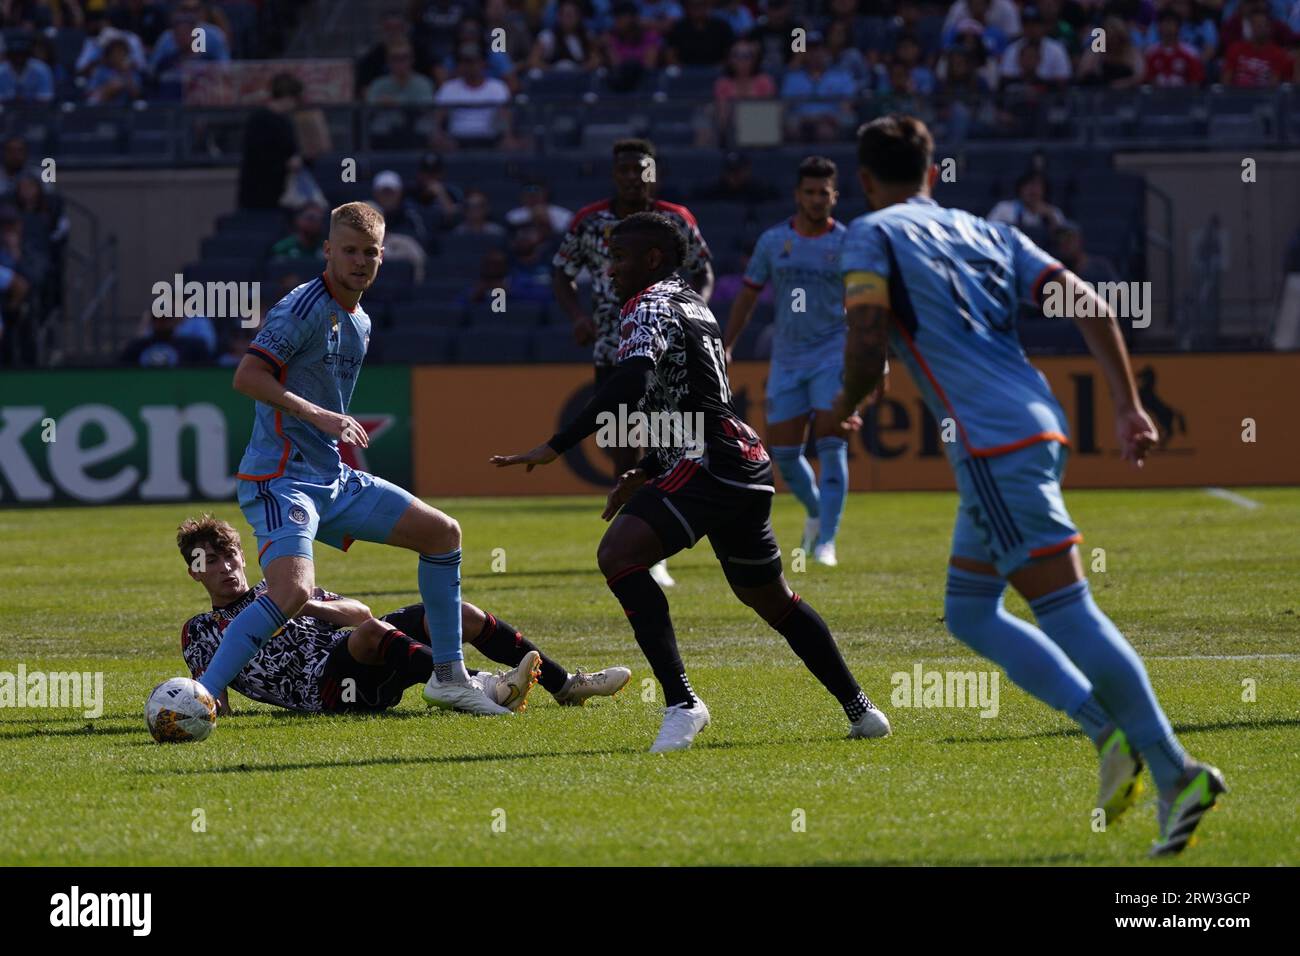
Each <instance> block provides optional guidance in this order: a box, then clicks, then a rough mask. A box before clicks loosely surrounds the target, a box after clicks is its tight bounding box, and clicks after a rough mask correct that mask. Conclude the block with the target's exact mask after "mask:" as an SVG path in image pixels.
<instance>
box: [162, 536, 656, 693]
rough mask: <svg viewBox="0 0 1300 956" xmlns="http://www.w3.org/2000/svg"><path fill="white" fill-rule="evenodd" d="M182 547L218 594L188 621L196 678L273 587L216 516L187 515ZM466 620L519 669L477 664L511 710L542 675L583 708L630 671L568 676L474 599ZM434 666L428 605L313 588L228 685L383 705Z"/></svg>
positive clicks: (479, 675)
mask: <svg viewBox="0 0 1300 956" xmlns="http://www.w3.org/2000/svg"><path fill="white" fill-rule="evenodd" d="M176 545H177V547H178V548H180V552H181V556H182V557H183V558H184V559H185V563H186V564H187V565H189V568H190V571H189V575H190V577H191V578H193V579H194V580H195V581H197V582H199V583H200V584H202V585H203V587H204V589H205V590H206V591H207V592H208V597H209V599H211V601H212V610H211V612H208V613H204V614H198V615H196V616H194V617H192V618H190V619H189V621H187V622H186V623H185V626H184V627H182V628H181V653H182V655H184V657H185V662H186V664H188V665H189V668H190V673H191V675H192V676H193V677H194V678H195V679H196V680H198V679H199V678H200V677H201V676H202V675H203V673H204V671H206V670H207V668H208V665H209V664H210V663H211V661H212V658H213V656H214V655H215V654H216V652H217V648H218V647H219V646H220V644H221V641H222V636H223V633H224V632H225V630H226V628H227V627H228V626H229V625H230V622H231V621H233V620H234V619H235V617H236V616H237V615H238V614H239V612H240V611H242V610H243V609H244V608H245V607H247V606H248V605H249V604H250V603H251V602H253V601H255V600H257V599H258V598H259V597H261V596H262V595H263V594H265V593H266V582H265V581H262V582H259V583H257V584H255V585H254V586H253V587H252V588H250V587H249V586H248V579H247V577H246V576H245V573H244V548H243V544H242V542H241V541H240V538H239V532H238V531H236V530H235V529H234V528H233V527H232V526H231V525H230V524H228V523H227V522H225V521H221V520H219V519H217V518H215V517H213V516H212V515H202V516H200V517H199V518H197V519H196V518H189V519H186V520H185V521H183V522H181V526H180V527H179V528H177V530H176ZM200 554H201V555H202V561H201V562H199V569H198V570H196V569H195V566H194V565H195V557H196V556H197V555H200ZM461 620H462V627H463V630H464V633H465V634H466V635H467V637H466V639H467V640H468V642H469V643H470V644H471V645H473V646H474V647H475V648H476V649H478V651H479V652H480V653H481V654H483V656H484V657H487V658H488V659H489V660H492V661H495V662H496V663H498V664H508V665H510V666H511V668H512V669H511V670H510V671H502V672H498V673H495V674H491V673H483V672H475V671H470V678H471V680H472V681H473V682H474V683H476V684H478V685H479V686H480V687H481V689H482V690H483V691H484V693H486V694H487V696H488V698H489V699H490V700H493V701H495V702H496V703H497V704H500V705H501V706H502V707H506V708H508V709H510V710H513V711H520V710H523V709H524V707H525V705H526V701H527V698H528V692H529V690H530V689H531V688H532V686H533V684H534V682H536V681H537V679H538V678H540V680H541V684H542V686H543V687H545V688H546V689H547V690H548V691H550V693H551V695H552V696H553V697H554V698H555V701H556V703H558V704H561V705H568V706H577V705H581V704H583V703H585V702H586V700H587V699H588V698H590V697H597V696H600V697H609V696H613V695H614V694H616V693H618V691H619V690H621V689H622V687H623V686H624V685H625V684H626V683H627V682H628V680H629V679H630V678H631V676H632V672H631V671H629V670H628V669H627V668H626V667H611V668H609V669H607V670H603V671H596V672H595V673H592V674H587V673H584V672H583V671H582V670H581V669H579V670H578V672H577V673H576V674H569V673H568V672H567V671H566V670H565V669H564V668H563V667H561V666H560V665H559V664H557V663H556V662H555V661H554V660H552V659H550V658H548V657H547V656H546V655H545V654H542V653H541V652H540V651H539V650H538V649H537V648H536V647H535V646H534V645H533V644H532V642H531V641H529V640H528V638H526V637H524V636H523V634H521V633H520V632H519V631H516V630H515V629H514V628H513V627H511V626H510V625H509V624H507V623H505V622H504V621H502V620H501V619H500V618H497V617H494V616H493V615H491V614H487V613H485V612H483V611H480V610H479V609H478V608H476V607H475V606H474V605H472V604H467V603H462V604H461ZM345 628H351V630H345ZM469 635H473V636H469ZM432 671H433V652H432V649H431V648H430V646H429V632H428V628H427V627H426V626H425V616H424V606H423V605H421V604H412V605H410V606H409V607H404V608H401V609H399V610H397V611H393V612H392V613H390V614H385V615H384V616H383V617H381V618H377V619H376V618H375V617H373V616H372V615H371V613H370V608H368V607H366V606H365V605H364V604H362V603H361V602H360V601H355V600H353V599H351V598H345V597H340V596H339V595H337V594H332V593H331V592H329V591H324V590H322V589H321V588H315V589H314V590H313V593H312V597H311V599H310V600H308V601H307V603H306V604H304V605H303V606H302V609H301V610H300V611H299V612H298V615H297V616H296V617H294V618H292V619H290V621H289V622H288V623H287V624H286V625H285V628H284V630H283V631H281V632H280V633H279V634H277V635H276V636H275V637H273V638H272V639H271V640H270V641H269V642H267V644H266V646H264V647H263V648H262V649H261V650H260V651H259V652H258V653H257V655H256V656H255V657H254V658H253V659H252V660H251V661H249V662H248V663H247V664H246V665H244V668H243V670H241V671H240V672H239V674H238V675H237V676H236V677H235V679H234V681H233V682H232V683H231V685H230V686H231V687H233V688H234V689H235V690H237V691H239V692H240V693H241V694H243V695H244V696H245V697H248V698H251V699H252V700H257V701H262V702H263V703H267V704H274V705H275V706H277V707H287V708H289V709H290V710H300V711H306V712H309V713H317V712H336V711H344V710H385V709H387V708H389V707H395V706H396V705H397V704H398V703H399V702H400V701H401V699H402V692H403V691H405V690H406V688H408V687H410V686H412V685H414V684H423V683H425V682H426V681H428V679H429V675H430V673H432ZM349 680H350V681H351V682H352V683H351V684H350V685H349V684H348V683H347V682H348V681H349ZM217 701H218V706H219V708H220V709H221V711H222V712H223V713H229V711H230V704H229V701H228V700H227V696H226V693H225V692H224V691H223V692H222V694H221V696H220V697H219V698H218V699H217Z"/></svg>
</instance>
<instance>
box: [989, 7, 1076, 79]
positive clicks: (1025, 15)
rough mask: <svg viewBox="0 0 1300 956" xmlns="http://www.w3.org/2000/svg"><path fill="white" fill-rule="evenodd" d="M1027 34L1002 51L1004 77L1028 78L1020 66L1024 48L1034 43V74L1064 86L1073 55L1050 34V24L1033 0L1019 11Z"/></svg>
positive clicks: (1032, 45)
mask: <svg viewBox="0 0 1300 956" xmlns="http://www.w3.org/2000/svg"><path fill="white" fill-rule="evenodd" d="M1020 22H1021V24H1022V29H1023V30H1024V34H1023V35H1022V36H1021V37H1020V39H1018V40H1016V41H1014V42H1013V43H1012V44H1011V45H1010V46H1009V47H1007V48H1006V50H1005V51H1004V52H1003V54H1002V64H1001V68H1000V72H1001V74H1002V78H1003V79H1004V80H1018V79H1023V78H1025V73H1024V71H1023V70H1022V67H1021V50H1023V49H1024V48H1025V47H1033V48H1035V51H1036V52H1037V57H1036V59H1037V69H1035V70H1034V73H1033V76H1034V77H1035V78H1036V79H1037V80H1039V81H1040V82H1041V83H1044V84H1046V85H1048V86H1049V87H1051V86H1064V85H1065V84H1066V83H1068V82H1069V80H1070V73H1071V70H1070V56H1069V54H1068V53H1066V51H1065V47H1064V45H1062V44H1061V43H1060V42H1059V41H1058V40H1049V39H1048V38H1047V24H1046V23H1045V22H1044V21H1043V14H1042V12H1041V11H1040V10H1039V9H1038V7H1037V6H1035V5H1033V4H1030V5H1028V6H1026V7H1025V8H1024V10H1022V11H1021V12H1020Z"/></svg>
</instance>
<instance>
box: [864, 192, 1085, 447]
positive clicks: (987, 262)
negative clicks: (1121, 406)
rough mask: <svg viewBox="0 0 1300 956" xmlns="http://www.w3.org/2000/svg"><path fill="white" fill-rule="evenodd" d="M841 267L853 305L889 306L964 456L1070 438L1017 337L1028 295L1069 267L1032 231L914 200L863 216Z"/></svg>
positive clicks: (894, 328) (928, 395)
mask: <svg viewBox="0 0 1300 956" xmlns="http://www.w3.org/2000/svg"><path fill="white" fill-rule="evenodd" d="M841 268H842V269H843V272H844V282H845V286H846V301H848V302H849V304H850V306H852V305H858V304H879V305H884V306H887V307H888V308H889V310H890V312H891V314H892V317H891V320H890V329H889V335H890V344H891V345H892V346H893V349H894V351H895V353H896V354H897V355H898V356H899V358H901V359H902V361H903V362H904V363H905V364H906V365H907V367H908V370H909V371H910V372H911V373H912V378H913V379H914V380H915V381H916V384H917V386H918V387H919V388H920V390H921V393H922V395H924V397H925V401H926V404H927V405H928V406H929V408H930V411H931V413H932V414H933V415H934V417H935V419H936V420H938V421H940V422H942V421H943V420H944V419H946V418H951V419H953V420H954V421H955V423H956V437H957V441H955V442H948V443H946V447H947V448H948V454H949V457H950V459H951V460H952V461H954V462H957V461H960V460H961V459H963V458H966V457H968V456H972V455H974V456H977V457H984V456H988V455H997V454H1002V453H1005V452H1008V451H1012V450H1014V449H1016V448H1020V447H1024V446H1025V445H1028V444H1031V443H1033V442H1036V441H1059V442H1062V443H1065V444H1068V443H1069V442H1068V438H1067V435H1068V431H1067V426H1066V422H1065V413H1064V412H1063V411H1062V410H1061V406H1060V404H1059V403H1058V402H1057V401H1056V398H1055V397H1054V396H1053V395H1052V392H1051V390H1050V389H1049V388H1048V385H1047V380H1046V379H1045V378H1044V377H1043V374H1042V373H1041V372H1039V371H1038V370H1037V369H1036V368H1034V367H1033V366H1032V365H1030V364H1029V360H1028V359H1027V358H1026V357H1025V353H1024V350H1023V349H1022V348H1021V347H1020V339H1019V337H1018V336H1017V334H1016V313H1017V309H1018V308H1019V300H1020V299H1022V298H1036V297H1037V295H1038V293H1039V291H1040V290H1041V288H1042V285H1043V283H1044V282H1046V281H1047V280H1048V279H1049V278H1051V277H1052V276H1053V275H1054V274H1056V273H1057V272H1058V271H1060V270H1061V269H1062V268H1063V267H1062V266H1061V264H1060V263H1059V262H1057V261H1056V260H1055V259H1053V258H1052V257H1051V256H1050V255H1048V254H1047V253H1046V252H1044V251H1043V250H1042V249H1040V248H1038V246H1036V245H1034V244H1033V243H1032V242H1030V241H1029V239H1027V238H1026V237H1025V235H1024V234H1023V233H1022V232H1020V230H1018V229H1016V228H1015V227H1014V226H1008V225H1006V224H1004V223H992V222H988V221H986V220H984V219H981V218H979V217H978V216H972V215H970V214H969V213H966V212H963V211H961V210H959V209H945V208H943V207H941V206H939V205H938V204H936V203H935V202H934V201H933V200H931V199H927V198H925V197H922V196H914V197H912V198H911V199H909V200H908V201H907V202H904V203H897V204H895V205H892V206H888V207H886V208H885V209H882V210H880V211H878V212H873V213H868V214H867V215H865V216H859V217H858V218H857V219H855V220H853V222H852V224H851V225H850V226H849V230H848V236H847V237H846V238H845V240H844V252H843V257H842V260H841Z"/></svg>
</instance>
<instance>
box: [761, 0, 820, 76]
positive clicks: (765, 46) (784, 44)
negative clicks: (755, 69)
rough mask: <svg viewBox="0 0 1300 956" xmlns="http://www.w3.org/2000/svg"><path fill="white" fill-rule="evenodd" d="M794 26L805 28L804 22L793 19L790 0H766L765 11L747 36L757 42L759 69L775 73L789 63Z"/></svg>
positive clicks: (791, 55) (792, 56) (791, 54)
mask: <svg viewBox="0 0 1300 956" xmlns="http://www.w3.org/2000/svg"><path fill="white" fill-rule="evenodd" d="M796 28H798V29H806V24H804V23H803V21H801V20H796V19H795V17H794V14H793V13H792V12H791V9H790V0H767V12H766V13H764V14H763V15H762V16H760V17H759V18H758V26H756V27H754V29H753V30H751V31H750V34H749V37H748V39H750V40H752V41H754V42H755V43H757V44H758V63H759V69H761V70H763V71H765V72H767V73H773V74H775V73H779V72H781V71H782V70H784V69H785V68H786V67H787V66H788V65H789V64H790V62H791V61H792V60H793V59H794V57H795V52H794V49H793V47H794V44H792V43H791V42H790V35H791V31H792V30H795V29H796Z"/></svg>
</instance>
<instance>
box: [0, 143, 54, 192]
mask: <svg viewBox="0 0 1300 956" xmlns="http://www.w3.org/2000/svg"><path fill="white" fill-rule="evenodd" d="M24 175H27V176H31V177H32V178H33V179H37V180H40V179H41V167H39V166H37V165H36V164H34V163H32V162H29V161H28V159H27V140H25V139H23V138H22V137H21V136H10V137H9V138H8V139H7V140H5V143H4V150H3V152H0V195H5V194H8V193H11V192H13V191H14V189H15V188H16V187H17V185H18V179H19V178H20V177H21V176H24ZM45 188H46V190H47V191H48V190H49V188H50V187H49V185H48V184H45Z"/></svg>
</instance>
